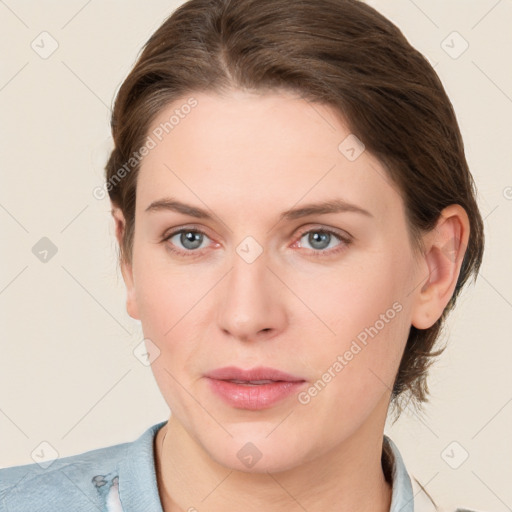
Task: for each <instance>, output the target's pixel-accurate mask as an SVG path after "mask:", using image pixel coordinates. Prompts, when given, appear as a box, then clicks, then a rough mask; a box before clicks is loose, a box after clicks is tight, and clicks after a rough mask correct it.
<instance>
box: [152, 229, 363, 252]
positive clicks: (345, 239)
mask: <svg viewBox="0 0 512 512" xmlns="http://www.w3.org/2000/svg"><path fill="white" fill-rule="evenodd" d="M189 232H192V233H199V234H201V235H204V236H205V237H207V238H209V236H208V234H207V233H205V232H204V231H202V230H201V229H198V228H195V227H188V228H186V227H185V228H180V229H177V230H175V231H172V232H171V233H169V234H167V235H164V237H163V238H162V240H161V242H162V243H163V242H167V241H168V240H170V239H171V238H172V237H173V236H175V235H179V234H180V233H189ZM312 232H313V233H328V234H330V235H333V236H334V237H335V238H337V239H338V240H339V241H340V242H341V243H340V244H339V245H338V246H336V247H335V248H334V249H327V250H325V249H324V250H320V249H319V250H315V249H308V251H310V252H309V254H310V255H312V256H314V257H317V258H318V257H328V256H332V255H334V254H338V253H340V252H342V251H344V250H346V249H347V248H348V246H349V245H350V244H351V243H352V241H353V240H352V238H351V237H350V236H348V235H347V236H343V235H341V234H340V233H338V232H337V231H334V230H332V229H329V228H312V229H311V228H310V229H306V230H304V231H301V232H300V233H299V235H298V238H297V240H300V239H301V238H302V237H303V236H304V235H306V234H308V233H312ZM295 243H296V242H294V244H295ZM168 249H169V250H170V251H171V252H173V253H176V254H179V255H180V256H185V257H195V256H199V255H200V254H201V250H189V251H182V250H179V249H175V248H174V247H172V246H171V245H168Z"/></svg>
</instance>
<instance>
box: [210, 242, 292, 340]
mask: <svg viewBox="0 0 512 512" xmlns="http://www.w3.org/2000/svg"><path fill="white" fill-rule="evenodd" d="M258 245H259V244H258ZM268 263H269V261H268V255H267V253H266V252H265V251H263V248H262V247H261V246H260V247H259V248H258V247H257V246H256V245H255V244H254V241H252V240H245V241H242V242H241V243H240V244H239V246H238V247H237V249H236V253H234V254H233V258H232V266H231V271H230V272H229V275H228V276H227V279H226V282H225V284H224V289H223V291H222V296H221V298H220V301H219V305H218V324H219V327H220V328H221V329H222V330H223V331H225V332H226V333H230V334H231V335H232V336H234V337H236V338H239V339H244V340H249V339H253V338H255V337H256V336H258V337H261V336H262V334H263V332H265V333H267V336H271V335H272V333H274V334H275V332H277V331H279V330H281V329H282V328H283V326H284V323H285V322H286V311H285V305H284V304H283V303H282V298H283V296H282V294H281V293H279V290H278V289H277V287H278V286H279V281H278V280H277V279H276V278H275V276H273V274H272V272H271V271H270V270H269V268H268V267H267V265H268Z"/></svg>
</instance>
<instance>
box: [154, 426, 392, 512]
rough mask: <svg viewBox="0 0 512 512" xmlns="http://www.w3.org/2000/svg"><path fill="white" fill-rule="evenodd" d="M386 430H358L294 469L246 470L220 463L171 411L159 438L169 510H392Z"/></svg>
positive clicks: (160, 468) (160, 479) (162, 481)
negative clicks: (383, 458)
mask: <svg viewBox="0 0 512 512" xmlns="http://www.w3.org/2000/svg"><path fill="white" fill-rule="evenodd" d="M382 441H383V437H382V432H376V433H374V435H373V436H372V437H371V438H369V437H368V432H364V431H362V430H361V431H359V432H357V433H356V434H354V435H353V436H352V437H351V438H350V439H347V440H345V441H344V442H343V443H342V444H340V445H339V446H337V447H335V448H334V449H333V450H331V451H329V452H328V453H326V454H323V455H320V456H319V457H317V458H315V459H313V460H311V461H308V462H305V463H302V464H300V465H299V466H296V467H294V468H292V469H290V470H287V471H282V472H274V473H268V472H263V473H247V472H243V471H237V470H233V469H230V468H227V467H225V466H223V465H220V464H218V463H216V462H215V461H214V460H213V459H212V458H211V457H209V456H208V454H207V453H206V452H205V451H204V450H203V449H202V448H201V447H200V446H199V445H198V444H197V442H196V441H195V440H194V439H192V438H191V437H190V436H189V435H188V433H187V432H186V431H185V430H184V428H183V427H182V425H181V424H180V423H179V422H178V421H177V420H176V419H174V418H173V417H172V416H171V418H170V420H169V421H168V423H167V424H165V425H164V426H163V427H162V428H161V429H160V430H159V431H158V433H157V436H156V438H155V459H156V471H157V480H158V488H159V492H160V498H161V502H162V508H163V510H164V512H185V511H187V512H189V511H190V512H194V511H197V510H200V511H201V512H231V511H239V510H241V509H243V510H247V511H248V512H252V511H254V512H256V511H261V510H265V511H266V512H274V511H275V512H277V511H281V510H282V509H283V507H286V508H287V509H288V510H289V511H290V512H291V511H297V512H299V511H300V512H303V511H304V510H310V511H313V510H323V511H326V512H330V511H332V512H349V511H350V512H357V511H360V512H363V511H370V510H371V511H372V512H389V509H390V504H391V486H390V484H389V483H388V482H386V479H385V477H384V473H383V470H382V464H381V456H382Z"/></svg>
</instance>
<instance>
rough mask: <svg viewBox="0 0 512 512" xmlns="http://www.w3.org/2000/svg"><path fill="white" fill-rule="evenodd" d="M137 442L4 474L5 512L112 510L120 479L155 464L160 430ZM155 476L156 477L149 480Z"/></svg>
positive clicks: (1, 507) (0, 494)
mask: <svg viewBox="0 0 512 512" xmlns="http://www.w3.org/2000/svg"><path fill="white" fill-rule="evenodd" d="M161 425H162V424H159V425H154V426H153V427H151V428H149V429H148V430H146V432H145V433H144V434H143V435H142V436H140V437H139V438H138V439H137V440H136V441H131V442H126V443H120V444H117V445H113V446H107V447H104V448H98V449H95V450H90V451H87V452H84V453H80V454H77V455H72V456H68V457H63V458H57V459H54V460H52V461H47V462H45V463H44V464H38V463H33V464H26V465H21V466H13V467H10V468H4V469H0V512H28V511H33V510H38V511H39V512H61V511H62V512H63V511H66V512H67V511H69V510H73V511H74V512H86V511H87V512H88V511H96V512H97V511H101V510H106V509H105V505H106V504H107V502H108V500H109V499H111V496H112V495H113V492H114V491H115V493H116V494H117V489H118V483H119V474H120V473H123V469H124V473H129V471H127V468H129V467H130V465H129V464H130V463H132V462H133V461H137V460H138V459H141V458H145V459H151V460H146V464H147V465H148V466H147V467H150V464H152V458H151V457H152V444H151V441H152V439H153V436H154V433H155V432H156V429H157V427H159V426H161ZM149 476H151V475H149Z"/></svg>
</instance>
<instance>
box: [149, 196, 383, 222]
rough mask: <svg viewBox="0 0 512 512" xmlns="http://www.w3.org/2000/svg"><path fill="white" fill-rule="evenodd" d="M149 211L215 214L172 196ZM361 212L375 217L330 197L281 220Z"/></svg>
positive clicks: (200, 216) (288, 213)
mask: <svg viewBox="0 0 512 512" xmlns="http://www.w3.org/2000/svg"><path fill="white" fill-rule="evenodd" d="M145 211H146V212H148V213H151V212H157V211H174V212H177V213H183V214H184V215H190V216H191V217H196V218H198V219H213V217H214V216H213V215H211V214H210V213H208V211H207V210H204V209H202V208H198V207H197V206H192V205H189V204H185V203H182V202H180V201H177V200H176V199H174V198H171V197H164V198H162V199H158V200H157V201H153V202H152V203H151V204H150V205H149V206H148V207H147V208H146V210H145ZM344 212H351V213H359V214H362V215H364V216H366V217H373V215H372V214H371V213H370V212H369V211H368V210H365V209H364V208H361V207H360V206H357V205H355V204H352V203H348V202H346V201H344V200H343V199H339V198H337V199H330V200H327V201H321V202H318V203H309V204H306V205H304V206H301V207H300V208H292V209H290V210H286V211H284V212H282V213H281V215H280V217H279V222H281V221H283V220H295V219H300V218H302V217H307V216H309V215H323V214H328V213H344Z"/></svg>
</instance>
